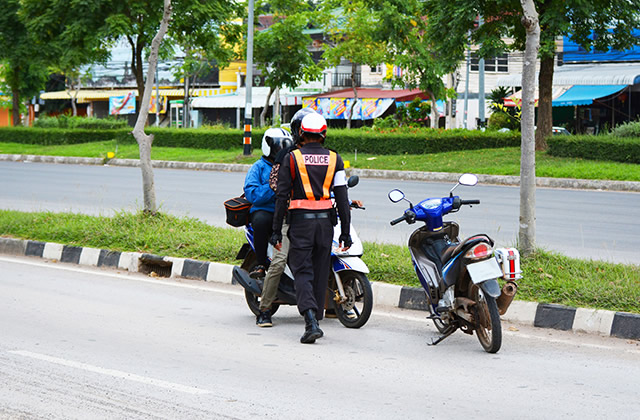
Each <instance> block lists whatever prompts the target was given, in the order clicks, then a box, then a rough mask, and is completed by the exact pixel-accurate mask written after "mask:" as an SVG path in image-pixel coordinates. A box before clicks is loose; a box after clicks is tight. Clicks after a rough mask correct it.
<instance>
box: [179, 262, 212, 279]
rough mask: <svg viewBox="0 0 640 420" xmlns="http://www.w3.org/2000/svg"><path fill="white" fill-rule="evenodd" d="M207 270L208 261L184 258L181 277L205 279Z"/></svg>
mask: <svg viewBox="0 0 640 420" xmlns="http://www.w3.org/2000/svg"><path fill="white" fill-rule="evenodd" d="M208 271H209V263H208V262H203V261H195V260H184V266H183V267H182V277H187V278H196V279H200V280H206V279H207V272H208Z"/></svg>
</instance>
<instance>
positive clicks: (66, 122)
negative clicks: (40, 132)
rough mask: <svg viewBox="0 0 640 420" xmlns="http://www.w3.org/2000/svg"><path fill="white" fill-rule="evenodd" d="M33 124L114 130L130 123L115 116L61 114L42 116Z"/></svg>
mask: <svg viewBox="0 0 640 420" xmlns="http://www.w3.org/2000/svg"><path fill="white" fill-rule="evenodd" d="M33 126H34V127H38V128H84V129H89V130H96V129H103V130H114V129H119V128H120V129H124V128H127V127H128V124H127V121H125V120H116V119H115V118H113V117H108V118H93V117H70V116H68V115H60V116H57V117H49V116H44V117H40V118H38V119H37V120H35V121H34V122H33Z"/></svg>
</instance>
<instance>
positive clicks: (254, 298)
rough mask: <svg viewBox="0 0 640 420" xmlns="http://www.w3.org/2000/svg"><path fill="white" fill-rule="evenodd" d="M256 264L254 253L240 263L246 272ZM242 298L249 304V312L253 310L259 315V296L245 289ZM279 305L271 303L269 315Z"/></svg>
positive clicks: (274, 311)
mask: <svg viewBox="0 0 640 420" xmlns="http://www.w3.org/2000/svg"><path fill="white" fill-rule="evenodd" d="M256 265H257V262H256V258H255V255H253V258H252V259H251V257H248V258H247V259H245V264H243V265H242V268H244V269H245V270H247V271H248V272H251V271H253V267H255V266H256ZM244 298H245V299H246V300H247V305H248V306H249V309H251V312H253V314H254V315H255V316H258V315H260V296H258V295H256V294H254V293H252V292H250V291H248V290H246V289H245V290H244ZM279 307H280V304H278V303H272V304H271V315H273V314H275V313H276V311H277V310H278V308H279Z"/></svg>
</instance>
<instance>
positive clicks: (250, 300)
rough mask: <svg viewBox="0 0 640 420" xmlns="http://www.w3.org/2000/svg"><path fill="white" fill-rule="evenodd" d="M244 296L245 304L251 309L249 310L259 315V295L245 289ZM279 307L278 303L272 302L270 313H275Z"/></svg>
mask: <svg viewBox="0 0 640 420" xmlns="http://www.w3.org/2000/svg"><path fill="white" fill-rule="evenodd" d="M244 297H245V299H246V300H247V305H248V306H249V309H251V312H253V314H254V315H255V316H258V315H260V296H258V295H256V294H253V293H252V292H250V291H248V290H246V289H245V291H244ZM279 307H280V304H279V303H272V304H271V315H273V314H275V313H276V311H277V310H278V308H279Z"/></svg>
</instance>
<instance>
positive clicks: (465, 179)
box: [458, 174, 478, 187]
mask: <svg viewBox="0 0 640 420" xmlns="http://www.w3.org/2000/svg"><path fill="white" fill-rule="evenodd" d="M477 183H478V177H477V176H476V175H474V174H462V175H460V178H458V184H460V185H466V186H467V187H473V186H474V185H476V184H477Z"/></svg>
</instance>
